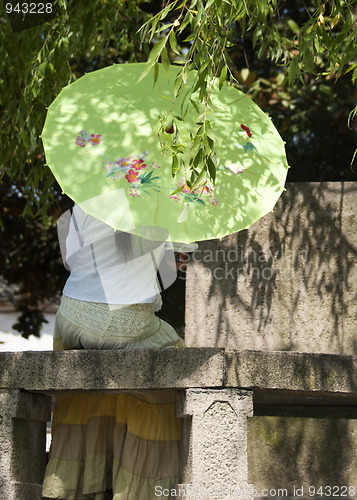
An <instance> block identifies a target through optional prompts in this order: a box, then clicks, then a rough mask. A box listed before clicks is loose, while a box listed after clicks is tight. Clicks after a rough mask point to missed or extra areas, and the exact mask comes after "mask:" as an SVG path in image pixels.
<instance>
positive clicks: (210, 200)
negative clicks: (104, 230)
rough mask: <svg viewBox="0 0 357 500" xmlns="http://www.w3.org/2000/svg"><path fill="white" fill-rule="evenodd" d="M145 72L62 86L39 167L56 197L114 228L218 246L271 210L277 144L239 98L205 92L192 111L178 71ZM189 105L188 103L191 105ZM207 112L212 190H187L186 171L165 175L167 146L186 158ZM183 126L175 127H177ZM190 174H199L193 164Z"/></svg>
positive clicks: (104, 74)
mask: <svg viewBox="0 0 357 500" xmlns="http://www.w3.org/2000/svg"><path fill="white" fill-rule="evenodd" d="M145 67H146V66H145V64H143V63H138V64H119V65H114V66H110V67H107V68H104V69H101V70H98V71H94V72H92V73H88V74H86V75H85V76H83V77H81V78H80V79H79V80H77V81H76V82H74V83H72V84H71V85H69V86H68V87H65V88H64V89H63V90H62V91H61V93H60V94H59V95H58V97H57V98H56V99H55V100H54V102H53V103H52V104H51V106H50V107H49V109H48V113H47V118H46V122H45V125H44V129H43V132H42V140H43V143H44V148H45V153H46V159H47V163H48V165H49V167H50V169H51V170H52V172H53V174H54V175H55V177H56V179H57V181H58V182H59V184H60V186H61V188H62V190H63V192H64V193H66V194H67V195H68V196H69V197H70V198H71V199H72V200H73V201H75V202H76V203H77V204H78V205H79V206H81V207H82V208H83V209H84V210H85V211H86V212H87V213H89V214H90V215H92V216H94V217H96V218H98V219H100V220H102V221H103V222H105V223H107V224H109V225H110V226H112V227H113V228H114V229H120V230H122V231H128V232H132V233H136V234H140V227H141V226H159V227H164V228H166V229H168V230H169V232H170V235H171V240H172V241H176V242H183V243H189V242H192V241H199V240H206V239H211V238H220V237H223V236H225V235H227V234H231V233H234V232H237V231H239V230H241V229H245V228H248V227H249V226H250V225H251V224H253V223H254V222H255V221H257V220H258V219H259V218H260V217H262V216H263V215H265V214H266V213H268V212H269V211H271V210H272V209H273V207H274V205H275V203H276V201H277V200H278V198H279V196H280V194H281V192H282V191H283V189H284V183H285V178H286V173H287V169H288V165H287V161H286V156H285V149H284V143H283V141H282V139H281V138H280V136H279V134H278V132H277V131H276V129H275V127H274V126H273V124H272V122H271V119H270V118H269V117H268V116H267V115H266V114H265V113H264V112H263V111H262V110H261V109H260V108H259V107H258V106H257V105H256V104H254V102H253V101H252V100H251V99H250V98H249V97H248V96H247V95H245V94H244V93H242V92H240V91H239V90H237V89H236V88H235V87H233V86H231V85H228V84H224V85H223V87H222V89H221V90H219V84H218V82H217V83H215V84H214V85H213V88H212V90H211V93H210V101H209V105H208V106H207V108H206V109H204V106H205V105H204V103H199V100H198V99H197V96H196V94H195V93H194V92H192V89H191V86H192V84H193V83H194V80H195V76H196V74H195V72H191V73H189V77H188V80H187V82H186V84H185V85H186V86H187V89H191V90H188V91H186V90H185V89H182V91H181V92H180V94H179V96H178V98H176V99H175V98H174V82H175V77H176V76H177V74H178V72H179V71H180V67H178V66H170V68H169V75H170V78H168V75H167V74H166V73H165V72H164V71H163V70H161V71H160V72H159V75H158V78H157V81H156V83H155V85H154V77H153V72H149V73H148V74H147V75H146V76H145V77H144V78H141V79H140V77H141V76H142V75H143V73H144V70H145ZM192 101H195V104H192ZM204 111H205V113H206V117H207V119H208V120H209V121H210V123H211V126H212V128H211V130H210V137H211V138H212V139H213V141H214V144H215V146H214V147H215V152H216V156H217V168H216V182H215V185H213V184H212V183H211V182H210V181H209V180H207V179H206V178H205V177H204V176H202V177H200V182H199V183H197V184H196V185H194V188H193V189H192V187H191V189H190V188H189V187H188V186H187V184H186V182H185V172H183V171H182V172H179V174H178V175H177V176H175V177H173V176H172V154H173V152H172V146H173V145H174V146H175V145H179V146H180V148H181V150H184V153H183V154H184V156H185V157H186V160H187V163H188V161H189V158H190V154H191V149H192V138H193V137H194V136H195V134H196V132H197V128H198V127H199V126H200V123H201V120H202V114H203V112H204ZM182 118H183V120H180V119H182ZM197 169H198V171H200V170H201V169H202V165H199V164H198V165H197Z"/></svg>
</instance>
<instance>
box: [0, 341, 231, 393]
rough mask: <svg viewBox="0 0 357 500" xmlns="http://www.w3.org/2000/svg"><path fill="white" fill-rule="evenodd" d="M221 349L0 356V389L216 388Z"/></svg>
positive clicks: (220, 374) (219, 378) (221, 367)
mask: <svg viewBox="0 0 357 500" xmlns="http://www.w3.org/2000/svg"><path fill="white" fill-rule="evenodd" d="M224 366H225V361H224V352H223V350H222V349H211V348H205V349H165V350H161V349H134V350H116V351H94V350H92V351H89V350H88V351H84V350H83V351H78V350H76V351H62V352H31V351H28V352H17V353H0V387H6V388H19V387H20V388H21V389H26V390H30V391H47V392H50V391H61V390H62V391H66V390H92V391H96V390H123V389H128V390H131V389H163V388H172V389H180V388H185V387H221V386H222V380H223V373H224Z"/></svg>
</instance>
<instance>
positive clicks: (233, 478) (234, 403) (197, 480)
mask: <svg viewBox="0 0 357 500" xmlns="http://www.w3.org/2000/svg"><path fill="white" fill-rule="evenodd" d="M180 396H181V399H180V400H179V404H178V408H177V415H178V416H179V417H191V423H190V428H189V433H188V434H187V435H184V436H183V442H185V443H189V448H188V449H187V450H185V451H186V456H185V457H184V462H185V467H184V469H183V470H182V479H183V482H184V483H185V486H186V493H185V494H183V495H180V496H179V498H187V499H191V498H192V499H194V498H195V497H196V498H197V497H199V498H200V497H202V498H203V497H204V496H206V495H204V492H205V491H207V492H210V494H209V495H208V496H209V497H210V498H215V499H220V498H227V499H230V498H232V499H233V498H237V497H238V496H239V497H240V498H249V496H248V494H247V492H248V489H249V485H248V457H247V418H248V417H251V416H252V415H253V393H252V392H250V391H241V390H239V389H223V390H212V389H187V390H186V391H181V393H180ZM184 429H185V430H186V432H187V427H184ZM184 434H185V433H184ZM181 487H182V485H181ZM190 493H191V494H190ZM224 493H225V494H224ZM238 493H240V495H239V494H238Z"/></svg>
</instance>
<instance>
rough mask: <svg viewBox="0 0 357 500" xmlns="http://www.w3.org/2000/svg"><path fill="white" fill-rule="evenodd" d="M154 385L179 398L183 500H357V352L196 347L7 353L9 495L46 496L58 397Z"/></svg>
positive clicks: (2, 376) (0, 374)
mask: <svg viewBox="0 0 357 500" xmlns="http://www.w3.org/2000/svg"><path fill="white" fill-rule="evenodd" d="M154 389H156V390H160V389H171V390H176V391H178V404H177V414H178V416H179V417H180V418H182V420H183V425H182V429H183V433H182V439H181V480H182V482H183V484H181V485H177V491H181V492H182V494H179V495H178V496H179V497H180V498H185V499H186V500H194V499H195V500H197V499H201V498H205V496H204V494H203V492H204V491H208V490H211V493H212V492H213V493H214V492H215V491H216V492H217V494H216V495H213V494H209V496H208V498H211V499H213V498H214V499H216V500H221V499H226V500H228V499H229V500H233V499H234V500H252V498H253V497H261V496H264V497H266V496H268V495H267V494H266V492H264V490H266V491H270V493H271V494H270V496H285V497H286V496H298V495H294V491H295V490H297V489H299V491H301V488H304V491H305V495H304V496H305V498H312V497H313V496H315V498H321V495H319V494H317V495H311V494H309V490H308V488H309V487H310V486H311V487H314V486H317V485H319V486H323V487H325V486H336V487H338V488H339V490H338V492H339V493H341V494H340V495H338V496H340V497H341V498H342V497H347V496H348V497H351V496H355V495H351V494H350V492H351V491H352V490H351V489H350V490H349V491H348V492H347V493H348V494H347V495H346V494H345V493H346V492H345V491H344V490H343V489H342V488H343V487H345V486H348V487H351V488H352V487H353V486H356V487H357V485H356V484H355V476H356V474H355V471H356V465H357V356H339V355H327V354H303V353H288V352H261V351H260V352H259V351H236V350H228V349H227V350H225V349H219V348H188V349H167V350H155V349H150V350H140V349H139V350H122V351H120V350H118V351H63V352H19V353H0V499H1V500H40V495H41V481H42V478H43V472H44V466H45V431H46V420H48V419H49V417H50V407H51V398H50V397H49V396H48V394H56V393H57V392H63V391H66V392H71V393H72V394H74V396H75V394H76V393H77V392H78V391H83V390H84V391H91V392H92V391H127V390H140V391H142V390H154ZM253 413H254V416H252V415H253ZM278 489H280V490H286V492H287V493H288V494H289V495H287V494H283V495H275V494H273V492H274V491H278ZM356 489H357V488H356ZM229 490H231V491H232V490H234V491H236V492H237V491H238V495H237V494H233V495H232V494H230V493H229ZM197 492H199V493H197ZM224 492H227V494H226V493H224ZM198 495H199V496H198ZM326 496H332V495H326ZM334 496H337V495H334ZM206 497H207V495H206Z"/></svg>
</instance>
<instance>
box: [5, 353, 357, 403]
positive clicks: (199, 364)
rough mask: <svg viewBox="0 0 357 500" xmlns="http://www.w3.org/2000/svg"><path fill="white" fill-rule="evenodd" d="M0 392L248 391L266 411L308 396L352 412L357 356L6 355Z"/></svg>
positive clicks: (356, 384) (259, 354)
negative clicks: (272, 404)
mask: <svg viewBox="0 0 357 500" xmlns="http://www.w3.org/2000/svg"><path fill="white" fill-rule="evenodd" d="M1 387H2V388H5V389H17V388H21V389H23V390H28V391H37V392H41V391H43V392H58V391H79V390H87V391H97V390H109V391H116V390H135V389H140V390H143V389H185V388H200V387H202V388H225V387H233V388H234V387H235V388H237V387H238V388H245V389H250V390H253V391H254V394H255V397H257V398H258V399H259V403H261V404H268V402H269V400H270V399H271V397H274V396H272V394H271V393H272V392H273V393H274V394H275V395H277V394H278V395H279V397H280V401H279V402H280V404H282V403H283V401H281V398H285V397H286V398H289V394H288V393H290V392H293V393H294V395H293V396H291V397H293V398H294V399H295V400H296V398H299V394H301V397H304V398H305V403H306V397H307V396H309V397H310V398H311V397H314V398H315V401H317V399H318V398H323V399H325V402H326V398H329V400H331V401H333V400H336V399H337V398H339V400H340V402H341V403H342V404H346V403H344V401H343V399H344V398H345V397H348V398H349V401H350V402H351V404H354V403H353V401H354V400H356V399H357V356H338V355H334V354H331V355H329V354H316V353H314V354H312V353H294V352H266V351H239V350H234V349H219V348H217V349H216V348H187V349H168V350H165V351H163V350H154V349H136V350H132V351H129V350H122V351H120V350H118V351H94V350H93V351H90V350H88V351H78V350H77V351H62V352H47V351H43V352H32V351H28V352H17V353H7V352H5V353H0V388H1ZM264 395H265V396H264ZM264 397H265V399H264ZM331 401H329V404H330V403H331ZM276 402H277V401H275V403H276ZM336 404H338V403H337V401H336Z"/></svg>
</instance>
